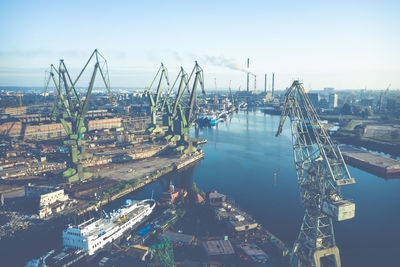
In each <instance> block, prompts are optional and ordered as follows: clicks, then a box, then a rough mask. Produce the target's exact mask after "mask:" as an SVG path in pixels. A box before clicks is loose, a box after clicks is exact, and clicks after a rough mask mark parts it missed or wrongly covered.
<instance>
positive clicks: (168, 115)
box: [161, 67, 189, 142]
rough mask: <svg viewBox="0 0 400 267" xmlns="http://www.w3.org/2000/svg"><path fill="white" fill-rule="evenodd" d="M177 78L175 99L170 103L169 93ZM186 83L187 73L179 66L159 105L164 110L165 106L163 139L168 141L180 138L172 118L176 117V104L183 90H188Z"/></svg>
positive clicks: (179, 101)
mask: <svg viewBox="0 0 400 267" xmlns="http://www.w3.org/2000/svg"><path fill="white" fill-rule="evenodd" d="M178 80H179V86H178V89H177V92H176V95H175V99H174V101H172V103H170V95H171V93H172V91H173V90H174V88H175V85H176V83H177V82H178ZM188 83H189V81H188V74H187V73H186V71H185V70H184V69H183V68H182V67H181V69H180V71H179V73H178V75H177V76H176V79H175V81H174V83H173V85H172V87H171V88H170V90H169V92H168V94H167V96H166V97H165V98H164V101H163V103H162V106H161V109H162V110H164V107H165V108H166V111H165V114H164V117H163V121H164V125H167V126H168V130H167V132H166V133H165V136H164V139H165V140H167V141H169V142H175V141H177V140H179V138H180V136H179V135H175V131H174V119H176V116H177V111H178V106H179V104H180V103H181V100H182V96H183V94H184V92H185V91H186V90H187V91H189V88H188Z"/></svg>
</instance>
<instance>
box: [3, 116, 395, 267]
mask: <svg viewBox="0 0 400 267" xmlns="http://www.w3.org/2000/svg"><path fill="white" fill-rule="evenodd" d="M279 119H280V118H279V116H271V115H264V114H262V113H261V112H259V111H254V112H253V111H251V112H240V113H239V114H235V115H233V116H232V118H231V119H230V120H229V121H228V123H227V124H225V123H219V124H218V126H217V127H215V128H202V129H197V130H194V129H193V130H192V132H191V134H192V135H193V136H196V137H200V138H206V139H207V140H208V143H207V145H206V146H204V147H203V150H204V152H205V159H204V160H203V161H202V162H200V163H199V164H198V166H197V167H194V168H190V169H188V170H186V171H184V172H181V173H179V174H171V175H169V176H167V177H165V178H164V179H161V180H160V182H156V183H153V184H152V185H150V186H148V187H146V188H145V189H143V190H140V191H139V192H135V193H132V194H130V195H129V196H127V197H126V198H134V199H135V198H136V199H142V198H149V197H150V196H151V194H152V192H154V196H155V198H158V197H159V195H160V193H161V192H162V191H163V190H164V189H166V188H167V187H168V179H169V178H170V177H173V178H174V180H175V183H176V185H177V186H185V185H188V184H190V182H191V181H194V182H196V183H197V185H198V187H199V188H200V189H202V190H204V191H209V190H214V189H216V190H218V191H220V192H222V193H224V194H227V195H229V196H230V197H232V198H233V199H234V200H235V201H236V203H237V204H238V205H239V206H241V207H243V208H245V209H246V210H248V211H249V212H250V213H251V214H252V215H253V216H254V217H255V218H256V219H257V220H258V221H259V222H260V223H261V224H263V225H264V226H265V227H266V228H267V229H268V230H270V231H271V232H272V233H274V234H276V235H277V236H278V237H279V238H280V239H282V240H283V241H284V242H286V243H287V244H292V243H293V242H294V240H295V239H296V237H297V234H298V231H299V228H300V225H301V222H302V216H303V207H302V206H301V203H300V197H299V192H298V189H297V181H296V172H295V169H294V164H293V151H292V143H291V135H290V129H289V123H288V122H287V123H286V125H285V127H284V130H283V133H282V135H281V136H279V137H275V132H276V129H277V128H278V124H279ZM278 168H279V172H278V174H277V177H276V183H275V181H274V172H277V169H278ZM349 170H350V173H351V175H352V176H353V177H354V178H355V179H356V184H354V185H350V186H347V187H343V194H344V196H345V197H346V198H350V199H353V200H354V201H355V202H356V218H355V219H352V220H349V221H344V222H340V223H335V233H336V241H337V244H338V246H339V249H340V253H341V259H342V266H344V267H346V266H352V267H353V266H356V267H357V266H363V267H365V266H390V267H391V266H400V264H399V260H398V256H397V255H398V254H399V252H400V228H399V227H400V212H399V211H400V208H399V204H400V194H399V193H400V180H398V179H395V180H384V179H382V178H379V177H377V176H375V175H372V174H369V173H367V172H364V171H362V170H359V169H356V168H352V167H351V166H349ZM182 183H184V185H182ZM126 198H124V199H126ZM123 201H124V200H119V201H116V202H114V203H112V204H111V205H110V206H109V207H108V209H112V208H114V207H117V206H119V205H120V204H121V203H122V202H123ZM55 231H57V233H59V234H58V235H56V234H55ZM46 234H51V235H56V237H55V238H53V239H52V240H47V239H46V242H39V241H38V237H37V236H36V237H34V238H33V237H32V238H29V237H28V238H24V241H23V242H24V243H23V244H22V243H19V244H18V245H17V244H15V247H16V249H13V252H10V253H8V256H10V255H11V253H12V254H14V253H15V254H14V257H16V256H15V255H20V256H18V257H20V258H23V256H21V255H25V254H31V255H33V256H39V255H40V254H43V253H45V252H46V251H48V250H50V249H51V248H52V247H53V246H54V245H55V244H56V243H59V242H60V236H61V232H59V231H58V229H57V230H54V231H49V233H46ZM45 236H47V235H45ZM41 240H42V241H45V240H44V239H41ZM18 248H19V249H18ZM33 249H34V250H36V251H37V252H35V253H34V252H33V251H32V250H33ZM14 250H15V251H14ZM29 251H30V252H29ZM3 252H4V251H3ZM28 252H29V253H28ZM39 252H40V253H39ZM14 259H15V258H14ZM23 262H25V260H24V261H23ZM0 265H1V264H0ZM10 266H12V265H10Z"/></svg>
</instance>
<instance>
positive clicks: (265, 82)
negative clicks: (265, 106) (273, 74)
mask: <svg viewBox="0 0 400 267" xmlns="http://www.w3.org/2000/svg"><path fill="white" fill-rule="evenodd" d="M266 92H267V74H266V73H265V76H264V93H266Z"/></svg>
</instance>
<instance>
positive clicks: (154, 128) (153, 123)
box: [145, 63, 169, 134]
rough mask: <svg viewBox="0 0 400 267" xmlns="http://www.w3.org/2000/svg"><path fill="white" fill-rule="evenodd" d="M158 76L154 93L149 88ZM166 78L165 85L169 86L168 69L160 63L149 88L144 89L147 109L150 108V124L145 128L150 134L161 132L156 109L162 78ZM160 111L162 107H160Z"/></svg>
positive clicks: (158, 107)
mask: <svg viewBox="0 0 400 267" xmlns="http://www.w3.org/2000/svg"><path fill="white" fill-rule="evenodd" d="M158 76H160V79H159V81H158V85H157V89H156V92H155V95H154V96H153V94H152V93H151V91H150V90H151V88H152V86H153V84H154V82H155V81H156V79H157V77H158ZM164 79H165V80H166V82H167V86H169V80H168V70H167V68H166V67H164V64H163V63H161V66H160V68H159V69H158V71H157V74H156V76H155V77H154V79H153V81H152V82H151V84H150V86H149V88H148V89H147V90H146V91H145V94H146V96H147V97H148V98H149V105H150V106H149V109H150V126H149V128H148V129H147V131H148V132H149V133H150V134H160V133H162V129H161V127H160V126H158V124H157V111H159V110H160V107H161V106H160V104H159V99H160V93H161V85H162V82H163V80H164ZM161 112H162V109H161Z"/></svg>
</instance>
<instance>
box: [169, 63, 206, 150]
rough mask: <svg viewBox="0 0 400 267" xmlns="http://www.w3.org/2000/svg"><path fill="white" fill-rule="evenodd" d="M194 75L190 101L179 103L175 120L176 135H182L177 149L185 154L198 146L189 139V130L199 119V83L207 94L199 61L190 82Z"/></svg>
mask: <svg viewBox="0 0 400 267" xmlns="http://www.w3.org/2000/svg"><path fill="white" fill-rule="evenodd" d="M193 77H194V80H193V84H192V88H191V89H190V90H189V91H188V93H189V99H188V102H181V103H179V104H178V110H177V115H176V119H175V120H174V123H175V125H174V131H175V132H176V135H179V136H180V138H179V140H178V142H177V147H176V150H177V151H182V152H184V153H185V154H187V153H192V152H194V151H196V150H197V149H196V147H194V146H193V144H192V142H191V141H190V140H189V130H190V126H191V125H192V124H193V122H194V121H195V120H196V119H197V114H198V112H197V108H198V104H197V87H198V86H199V85H200V87H201V91H202V93H203V94H205V91H204V76H203V69H202V68H201V67H200V66H199V64H198V63H197V61H196V62H195V65H194V67H193V70H192V72H191V74H190V76H189V79H188V84H189V83H190V81H191V79H192V78H193ZM195 108H196V110H195Z"/></svg>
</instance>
